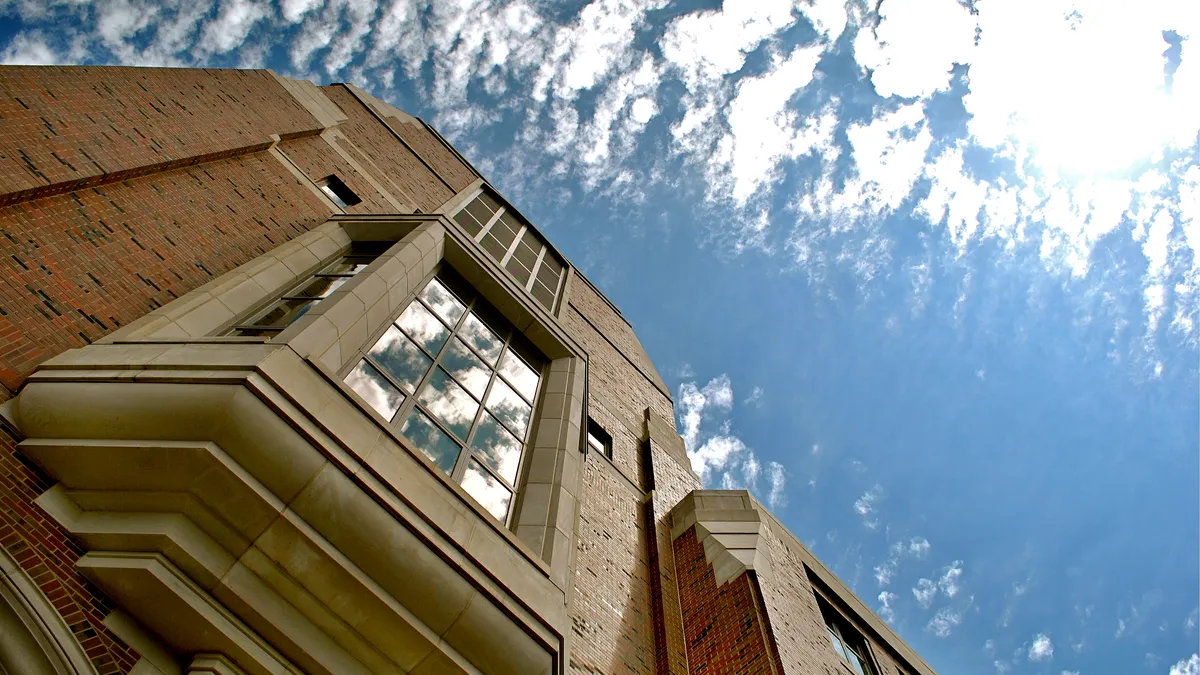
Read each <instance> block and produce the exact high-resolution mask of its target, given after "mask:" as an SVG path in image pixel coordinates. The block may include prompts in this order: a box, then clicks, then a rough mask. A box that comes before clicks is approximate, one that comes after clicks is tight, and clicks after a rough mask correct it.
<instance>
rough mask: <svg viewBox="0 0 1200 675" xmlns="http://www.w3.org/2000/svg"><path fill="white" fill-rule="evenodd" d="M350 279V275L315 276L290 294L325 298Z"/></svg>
mask: <svg viewBox="0 0 1200 675" xmlns="http://www.w3.org/2000/svg"><path fill="white" fill-rule="evenodd" d="M348 280H349V277H313V278H312V279H309V281H308V283H307V284H305V285H303V286H301V287H300V288H299V289H297V290H295V291H292V292H291V293H289V294H288V295H291V296H294V297H301V298H324V297H327V296H328V295H329V294H330V293H332V292H334V291H335V290H337V288H338V286H341V285H342V284H344V283H346V282H347V281H348Z"/></svg>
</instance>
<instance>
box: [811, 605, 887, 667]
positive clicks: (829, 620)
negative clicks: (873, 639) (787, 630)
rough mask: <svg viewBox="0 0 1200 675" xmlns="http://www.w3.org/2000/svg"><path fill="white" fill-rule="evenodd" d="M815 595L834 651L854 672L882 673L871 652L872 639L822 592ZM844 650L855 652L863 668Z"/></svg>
mask: <svg viewBox="0 0 1200 675" xmlns="http://www.w3.org/2000/svg"><path fill="white" fill-rule="evenodd" d="M814 595H815V596H816V599H817V605H818V607H819V608H820V611H821V619H822V621H824V623H825V632H826V633H827V634H828V635H829V639H830V643H831V644H830V646H831V647H832V648H833V652H834V653H835V654H837V655H838V656H839V657H841V659H842V661H843V662H844V663H845V665H846V667H848V668H849V669H850V670H851V671H853V672H854V673H861V675H878V674H879V673H880V670H879V665H878V664H877V663H876V662H875V657H874V654H873V653H872V652H871V644H870V641H869V640H867V638H866V636H865V635H863V633H862V631H860V630H858V629H857V628H856V627H855V626H854V625H853V624H852V623H851V621H850V620H849V619H847V618H846V617H845V615H844V614H842V612H840V611H838V610H837V609H836V608H835V607H834V605H833V603H832V602H830V601H829V600H827V599H826V598H825V597H823V596H822V595H821V594H820V593H814ZM839 647H841V649H839ZM844 651H849V652H851V653H852V654H854V656H855V658H857V660H858V662H859V663H860V664H861V665H862V669H861V670H860V669H858V668H855V667H854V663H853V662H852V661H851V660H850V657H849V656H848V655H846V654H845V653H844Z"/></svg>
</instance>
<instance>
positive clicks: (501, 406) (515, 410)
mask: <svg viewBox="0 0 1200 675" xmlns="http://www.w3.org/2000/svg"><path fill="white" fill-rule="evenodd" d="M487 409H488V410H490V411H492V413H493V414H495V415H496V419H498V420H500V421H501V422H503V423H504V424H505V425H506V426H507V427H508V428H509V429H511V430H512V431H514V432H516V434H517V436H518V437H519V438H525V429H526V427H528V426H529V412H530V409H529V404H528V403H526V402H525V401H522V400H521V397H520V396H517V392H515V391H513V390H512V389H511V388H510V387H509V386H508V385H507V384H504V381H503V380H496V381H495V382H493V383H492V390H491V391H490V392H488V398H487Z"/></svg>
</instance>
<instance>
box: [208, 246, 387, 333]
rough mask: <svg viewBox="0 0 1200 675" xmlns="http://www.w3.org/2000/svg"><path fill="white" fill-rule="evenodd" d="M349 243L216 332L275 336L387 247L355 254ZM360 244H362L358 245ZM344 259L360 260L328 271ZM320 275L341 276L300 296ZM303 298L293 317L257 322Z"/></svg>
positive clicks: (324, 276)
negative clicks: (349, 269)
mask: <svg viewBox="0 0 1200 675" xmlns="http://www.w3.org/2000/svg"><path fill="white" fill-rule="evenodd" d="M355 243H356V242H351V243H350V245H348V246H343V247H342V248H341V249H340V250H339V251H338V252H337V253H335V254H333V255H332V256H329V257H328V258H326V259H324V260H322V261H321V263H320V264H319V265H318V266H317V268H316V271H315V272H310V273H308V274H303V275H300V276H298V277H297V278H296V280H294V282H293V283H291V284H289V285H288V286H287V287H286V288H285V289H284V290H283V291H282V292H280V293H274V294H272V295H271V296H270V298H269V299H267V300H266V301H265V302H262V303H260V304H258V305H257V306H256V308H255V309H253V310H251V311H250V312H247V313H245V314H243V316H242V317H239V318H235V319H234V320H233V321H232V322H230V323H229V325H227V326H226V327H225V328H223V329H222V330H221V331H219V333H218V335H220V336H221V337H265V338H267V339H268V340H271V339H274V338H275V337H278V336H279V334H280V333H282V332H283V331H285V330H287V329H288V327H289V326H291V325H292V324H294V323H295V322H297V321H299V320H300V319H301V318H302V317H303V316H304V315H305V314H307V313H309V312H310V311H312V309H313V308H315V307H316V306H317V305H318V304H320V303H321V302H322V301H324V300H326V299H328V298H329V296H331V295H333V294H334V293H335V292H336V291H337V290H338V289H339V288H341V287H342V286H343V285H345V284H346V283H347V282H348V281H350V280H351V279H353V278H354V277H355V276H357V275H358V274H359V273H360V272H362V271H363V270H365V269H366V268H367V267H368V266H369V265H370V264H371V263H373V262H375V261H376V260H378V259H379V257H380V256H382V255H383V254H384V253H385V252H386V250H387V247H386V246H382V247H381V246H376V247H374V248H379V250H377V251H372V250H370V248H371V247H367V246H365V245H364V246H363V247H364V249H365V250H363V251H361V252H358V253H356V252H355V250H354V249H355V246H354V244H355ZM360 245H361V244H360ZM347 259H358V260H359V262H358V263H357V265H356V268H355V269H354V271H353V272H330V271H329V270H331V269H332V268H334V267H336V266H337V265H340V264H343V263H344V262H346V261H347ZM319 278H340V279H344V281H342V282H341V283H340V284H337V285H334V286H331V287H330V288H328V289H327V290H326V291H325V293H323V294H322V295H319V296H302V295H298V293H299V292H300V291H301V290H303V289H304V288H306V287H308V285H309V284H311V283H312V282H313V281H314V280H315V279H319ZM289 300H290V301H304V300H307V301H309V302H308V306H307V307H306V308H305V309H304V310H303V311H301V312H299V313H298V314H296V315H295V316H293V317H292V318H291V319H290V320H289V321H288V322H287V323H286V324H284V325H282V326H278V327H275V326H260V325H257V323H256V322H258V321H260V320H262V318H263V317H265V316H266V315H268V314H270V313H271V312H272V311H273V310H274V309H275V308H276V307H278V306H279V305H280V304H281V303H283V302H285V301H289Z"/></svg>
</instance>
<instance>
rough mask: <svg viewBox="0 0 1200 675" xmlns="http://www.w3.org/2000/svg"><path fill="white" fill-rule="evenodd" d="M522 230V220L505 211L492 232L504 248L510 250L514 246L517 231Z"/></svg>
mask: <svg viewBox="0 0 1200 675" xmlns="http://www.w3.org/2000/svg"><path fill="white" fill-rule="evenodd" d="M520 231H521V221H519V220H517V219H516V217H515V216H513V214H512V213H510V212H508V211H505V212H504V213H503V214H502V215H501V216H500V220H497V221H496V224H495V225H493V226H492V229H491V234H492V235H493V236H495V237H496V239H497V240H498V241H499V242H500V245H502V246H503V247H504V250H506V251H507V250H508V247H509V246H512V243H513V240H514V239H516V238H517V232H520Z"/></svg>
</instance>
